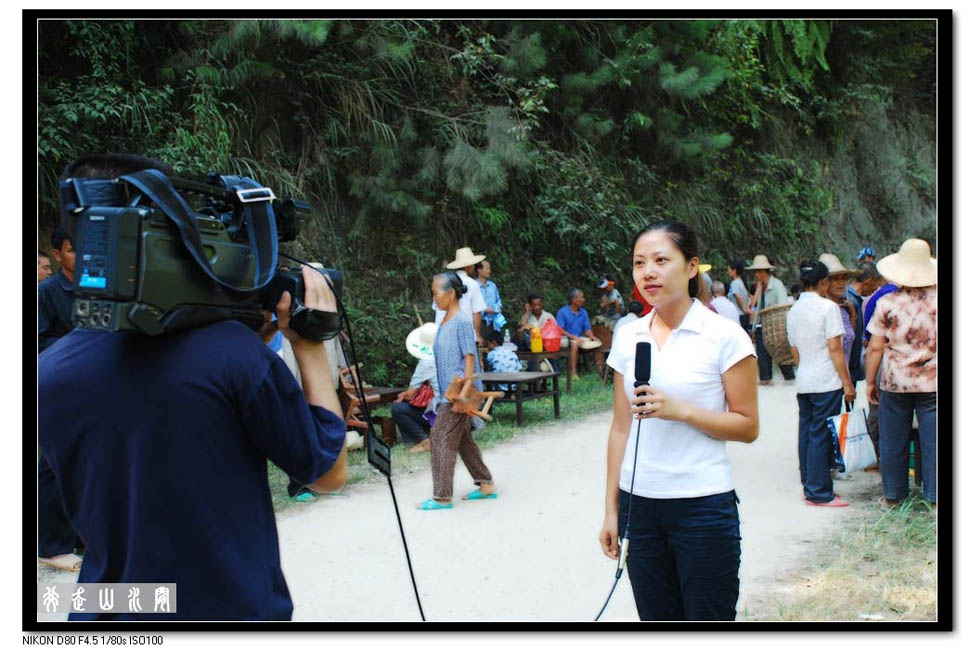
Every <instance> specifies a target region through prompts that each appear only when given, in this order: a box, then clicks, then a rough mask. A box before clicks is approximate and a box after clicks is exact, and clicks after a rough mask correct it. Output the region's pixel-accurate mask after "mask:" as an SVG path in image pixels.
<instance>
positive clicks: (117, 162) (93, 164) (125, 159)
mask: <svg viewBox="0 0 970 650" xmlns="http://www.w3.org/2000/svg"><path fill="white" fill-rule="evenodd" d="M143 169H157V170H158V171H160V172H162V173H163V174H172V173H173V170H172V167H171V166H170V165H168V164H167V163H163V162H162V161H160V160H155V159H154V158H146V157H145V156H138V155H135V154H130V153H96V154H87V155H84V156H81V157H80V158H78V159H77V160H74V161H73V162H71V163H70V164H69V165H68V166H67V167H65V168H64V173H63V174H61V180H64V179H66V178H117V177H118V176H124V175H125V174H134V173H135V172H140V171H142V170H143Z"/></svg>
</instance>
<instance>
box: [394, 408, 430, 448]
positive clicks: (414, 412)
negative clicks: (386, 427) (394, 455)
mask: <svg viewBox="0 0 970 650" xmlns="http://www.w3.org/2000/svg"><path fill="white" fill-rule="evenodd" d="M391 417H392V418H394V423H395V424H397V430H398V431H400V432H401V438H402V439H403V440H404V442H405V443H407V444H408V445H416V444H418V443H419V442H421V441H422V440H424V439H425V438H427V437H428V431H430V430H431V425H430V424H428V421H427V420H425V419H424V409H423V408H418V407H417V406H411V405H410V404H408V403H407V402H395V403H394V404H391Z"/></svg>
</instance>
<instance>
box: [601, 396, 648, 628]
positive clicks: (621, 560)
mask: <svg viewBox="0 0 970 650" xmlns="http://www.w3.org/2000/svg"><path fill="white" fill-rule="evenodd" d="M634 390H635V389H634ZM642 423H643V420H639V419H638V420H637V438H636V443H635V444H634V446H633V472H632V473H631V474H630V502H629V503H628V504H627V507H626V528H624V529H623V540H622V541H621V542H620V555H619V557H617V558H616V580H614V581H613V587H612V588H611V589H610V593H609V595H608V596H607V597H606V602H605V603H603V607H602V608H601V609H600V613H599V614H597V615H596V618H594V619H593V622H594V623H595V622H597V621H599V620H600V616H602V615H603V612H605V611H606V606H607V605H609V604H610V599H611V598H613V592H614V591H616V586H617V585H618V584H620V576H622V575H623V567H625V566H626V559H627V556H628V555H629V553H630V516H631V514H632V513H633V486H634V485H635V483H634V482H633V481H634V479H635V478H636V477H637V453H638V452H639V451H640V424H642ZM621 463H622V461H621ZM617 523H619V522H617Z"/></svg>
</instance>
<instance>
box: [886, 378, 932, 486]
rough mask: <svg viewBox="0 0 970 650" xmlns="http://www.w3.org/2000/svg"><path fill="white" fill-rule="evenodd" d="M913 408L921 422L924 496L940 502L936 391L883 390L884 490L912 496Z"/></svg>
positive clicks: (920, 438) (920, 437) (920, 444)
mask: <svg viewBox="0 0 970 650" xmlns="http://www.w3.org/2000/svg"><path fill="white" fill-rule="evenodd" d="M913 411H916V421H917V422H918V423H919V447H920V453H921V455H922V460H923V463H922V467H923V498H924V499H926V500H927V501H930V502H932V503H936V393H890V392H889V391H886V390H884V391H880V393H879V468H880V472H881V473H882V493H883V496H885V497H886V498H887V499H893V500H896V501H901V500H903V499H905V498H906V497H908V496H909V435H910V432H911V431H912V428H913Z"/></svg>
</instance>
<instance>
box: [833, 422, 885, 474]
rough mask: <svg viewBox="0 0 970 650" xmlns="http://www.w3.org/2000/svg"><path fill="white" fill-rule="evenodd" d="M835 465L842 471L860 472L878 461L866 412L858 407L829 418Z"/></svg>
mask: <svg viewBox="0 0 970 650" xmlns="http://www.w3.org/2000/svg"><path fill="white" fill-rule="evenodd" d="M828 428H829V433H831V434H832V447H833V449H832V452H833V455H834V456H835V465H836V466H837V467H838V469H839V470H840V471H841V472H844V473H847V474H848V473H851V472H858V471H861V470H863V469H865V468H866V467H869V466H870V465H874V464H875V463H876V449H875V447H873V446H872V439H871V438H870V437H869V427H868V425H867V424H866V412H865V410H864V409H861V408H858V409H853V410H851V411H849V412H848V413H842V414H840V415H833V416H832V417H830V418H829V420H828Z"/></svg>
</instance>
